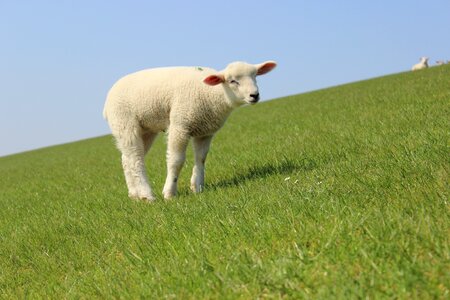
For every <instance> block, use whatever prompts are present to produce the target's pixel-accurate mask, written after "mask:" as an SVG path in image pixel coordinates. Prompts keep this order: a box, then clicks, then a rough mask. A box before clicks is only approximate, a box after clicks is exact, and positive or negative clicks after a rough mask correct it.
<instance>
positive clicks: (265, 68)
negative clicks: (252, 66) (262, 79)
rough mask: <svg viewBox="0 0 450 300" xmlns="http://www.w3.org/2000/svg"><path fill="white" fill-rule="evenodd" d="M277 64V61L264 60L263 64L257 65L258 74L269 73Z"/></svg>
mask: <svg viewBox="0 0 450 300" xmlns="http://www.w3.org/2000/svg"><path fill="white" fill-rule="evenodd" d="M276 66H277V63H276V62H274V61H271V60H270V61H266V62H263V63H262V64H259V65H256V68H257V70H258V71H257V72H256V75H263V74H266V73H269V72H270V71H272V70H273V69H275V67H276Z"/></svg>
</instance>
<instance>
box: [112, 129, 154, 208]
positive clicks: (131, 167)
mask: <svg viewBox="0 0 450 300" xmlns="http://www.w3.org/2000/svg"><path fill="white" fill-rule="evenodd" d="M155 136H156V135H155ZM153 139H154V137H153V138H152V140H150V142H149V141H148V140H146V141H145V142H144V139H143V136H142V135H141V134H139V133H135V132H132V133H130V134H126V135H122V137H119V138H117V143H118V147H119V149H120V150H121V152H122V166H123V170H124V173H125V179H126V182H127V186H128V195H129V196H130V198H136V199H142V200H148V201H153V200H155V197H154V195H153V193H152V190H151V188H150V185H149V183H148V179H147V174H146V170H145V162H144V156H145V152H146V150H148V148H149V147H150V145H151V142H153ZM146 144H147V145H148V147H146V146H147V145H146ZM145 148H147V149H145Z"/></svg>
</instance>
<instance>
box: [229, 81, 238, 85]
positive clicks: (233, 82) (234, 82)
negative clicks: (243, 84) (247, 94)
mask: <svg viewBox="0 0 450 300" xmlns="http://www.w3.org/2000/svg"><path fill="white" fill-rule="evenodd" d="M230 83H232V84H236V85H239V82H237V81H236V80H230Z"/></svg>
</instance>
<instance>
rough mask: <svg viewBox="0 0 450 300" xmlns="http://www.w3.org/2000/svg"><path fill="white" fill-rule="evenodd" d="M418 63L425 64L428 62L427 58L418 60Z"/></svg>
mask: <svg viewBox="0 0 450 300" xmlns="http://www.w3.org/2000/svg"><path fill="white" fill-rule="evenodd" d="M420 62H422V63H427V62H428V57H426V56H423V57H421V58H420Z"/></svg>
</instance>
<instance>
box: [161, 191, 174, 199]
mask: <svg viewBox="0 0 450 300" xmlns="http://www.w3.org/2000/svg"><path fill="white" fill-rule="evenodd" d="M163 196H164V200H170V199H172V198H173V197H175V196H176V194H174V193H170V192H164V191H163Z"/></svg>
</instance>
